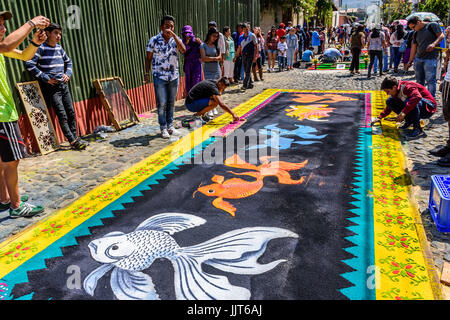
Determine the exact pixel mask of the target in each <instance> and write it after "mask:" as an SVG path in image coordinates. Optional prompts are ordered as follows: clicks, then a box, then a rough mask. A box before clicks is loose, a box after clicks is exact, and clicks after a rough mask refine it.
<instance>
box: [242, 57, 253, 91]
mask: <svg viewBox="0 0 450 320" xmlns="http://www.w3.org/2000/svg"><path fill="white" fill-rule="evenodd" d="M253 58H254V56H253V54H249V55H243V56H242V64H243V65H244V72H245V79H244V84H243V85H242V86H243V87H244V88H246V89H247V88H249V87H251V86H253V80H252V66H253Z"/></svg>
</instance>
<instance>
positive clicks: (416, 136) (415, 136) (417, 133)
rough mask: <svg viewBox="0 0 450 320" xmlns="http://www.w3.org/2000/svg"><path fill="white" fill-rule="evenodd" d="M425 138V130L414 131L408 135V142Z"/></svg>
mask: <svg viewBox="0 0 450 320" xmlns="http://www.w3.org/2000/svg"><path fill="white" fill-rule="evenodd" d="M423 136H425V132H423V130H421V129H414V130H413V131H411V132H409V133H407V134H406V140H407V141H411V140H416V139H419V138H422V137H423Z"/></svg>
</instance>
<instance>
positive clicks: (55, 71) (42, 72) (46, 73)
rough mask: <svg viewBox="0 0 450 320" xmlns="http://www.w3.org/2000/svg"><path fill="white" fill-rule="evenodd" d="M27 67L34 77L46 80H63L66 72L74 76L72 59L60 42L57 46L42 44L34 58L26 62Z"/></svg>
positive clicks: (69, 75)
mask: <svg viewBox="0 0 450 320" xmlns="http://www.w3.org/2000/svg"><path fill="white" fill-rule="evenodd" d="M26 67H27V70H28V71H29V72H30V73H31V74H32V75H33V76H34V77H36V78H38V79H40V80H42V81H44V82H49V81H50V79H56V80H58V81H60V82H62V81H63V75H64V74H66V75H67V76H68V77H69V78H70V77H72V61H71V60H70V58H69V57H68V56H67V54H66V52H65V51H64V49H63V48H62V47H61V46H60V45H59V44H57V45H56V46H55V47H51V46H49V45H48V44H47V43H44V44H42V45H41V46H40V47H39V48H38V50H37V52H36V54H35V56H34V57H33V59H31V60H30V61H27V62H26Z"/></svg>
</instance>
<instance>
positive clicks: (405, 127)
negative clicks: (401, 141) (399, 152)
mask: <svg viewBox="0 0 450 320" xmlns="http://www.w3.org/2000/svg"><path fill="white" fill-rule="evenodd" d="M411 126H412V123H408V122H405V124H404V125H402V126H401V127H400V128H399V129H400V130H408V129H409V127H411Z"/></svg>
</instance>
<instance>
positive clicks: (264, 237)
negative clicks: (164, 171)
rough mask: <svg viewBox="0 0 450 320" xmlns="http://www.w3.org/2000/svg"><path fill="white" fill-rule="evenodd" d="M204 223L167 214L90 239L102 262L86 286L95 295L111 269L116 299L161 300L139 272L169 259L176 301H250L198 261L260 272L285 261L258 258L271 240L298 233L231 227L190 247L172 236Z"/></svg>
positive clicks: (94, 255)
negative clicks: (262, 261) (132, 227)
mask: <svg viewBox="0 0 450 320" xmlns="http://www.w3.org/2000/svg"><path fill="white" fill-rule="evenodd" d="M205 223H206V220H204V219H202V218H199V217H197V216H193V215H188V214H181V213H165V214H159V215H156V216H153V217H151V218H149V219H147V220H146V221H144V222H143V223H142V224H140V225H139V226H138V227H137V229H136V230H135V231H134V232H131V233H128V234H125V233H123V232H112V233H109V234H107V235H105V236H103V237H102V238H100V239H97V240H94V241H92V242H91V243H90V244H89V245H88V247H89V250H90V252H91V256H92V258H93V259H94V260H95V261H97V262H99V263H101V264H102V265H101V266H100V267H98V268H97V269H95V270H94V271H92V272H91V273H90V274H89V275H88V276H87V277H86V279H85V280H84V282H83V288H84V290H85V291H86V293H88V294H89V295H91V296H95V290H96V288H97V284H98V281H99V279H101V278H102V277H104V276H105V275H106V274H107V273H108V272H109V271H111V270H112V273H111V279H110V284H111V289H112V291H113V293H114V295H115V296H116V298H117V299H119V300H160V297H159V295H158V293H157V292H156V288H155V285H154V284H153V280H152V278H151V277H150V276H149V275H148V274H146V273H144V272H143V271H144V270H146V269H148V268H150V267H151V266H152V264H153V263H154V262H155V260H157V259H167V260H169V261H170V262H171V263H172V265H173V268H174V272H175V275H174V282H175V284H174V285H175V295H176V299H177V300H249V299H250V298H251V292H250V290H248V289H247V288H243V287H240V286H236V285H232V284H230V282H229V281H228V277H226V276H222V275H217V274H211V273H208V272H206V271H204V270H203V269H202V265H203V264H206V265H209V266H212V267H214V268H216V269H218V270H221V271H224V272H228V273H234V274H239V275H257V274H262V273H265V272H268V271H270V270H272V269H274V268H275V267H277V266H278V265H279V264H281V263H283V262H286V261H287V260H277V261H273V262H270V263H267V264H260V263H258V259H259V258H260V257H261V256H262V255H263V254H264V253H265V251H266V248H267V244H268V243H269V241H271V240H273V239H280V238H293V239H297V238H298V237H299V236H298V235H297V234H296V233H294V232H291V231H289V230H286V229H280V228H270V227H254V228H245V229H239V230H234V231H231V232H228V233H225V234H223V235H221V236H218V237H216V238H214V239H211V240H209V241H206V242H204V243H201V244H198V245H194V246H191V247H181V246H180V245H179V244H178V243H177V242H176V241H175V239H174V238H173V237H172V236H173V235H174V234H175V233H178V232H182V231H185V230H188V229H192V228H195V227H199V226H201V225H203V224H205Z"/></svg>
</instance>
